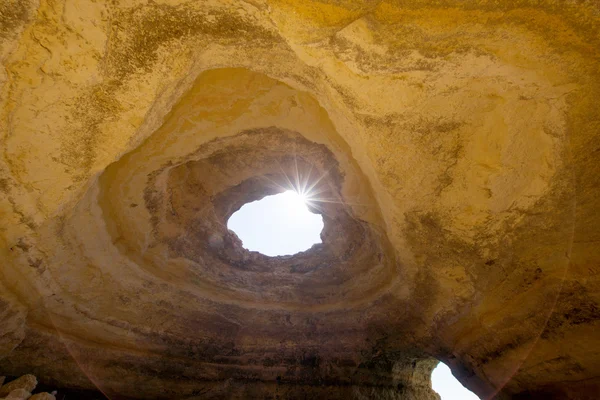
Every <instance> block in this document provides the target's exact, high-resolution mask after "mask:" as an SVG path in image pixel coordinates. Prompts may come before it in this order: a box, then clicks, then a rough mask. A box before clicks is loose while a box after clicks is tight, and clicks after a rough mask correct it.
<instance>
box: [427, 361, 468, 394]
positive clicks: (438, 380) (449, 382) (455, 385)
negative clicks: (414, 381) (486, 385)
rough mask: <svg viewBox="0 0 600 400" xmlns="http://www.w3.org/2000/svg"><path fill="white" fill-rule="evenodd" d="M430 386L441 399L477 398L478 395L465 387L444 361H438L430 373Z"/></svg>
mask: <svg viewBox="0 0 600 400" xmlns="http://www.w3.org/2000/svg"><path fill="white" fill-rule="evenodd" d="M431 387H433V390H435V391H436V392H438V394H439V395H440V397H441V398H442V400H479V397H477V395H475V393H473V392H471V391H470V390H469V389H467V388H465V387H464V386H463V385H462V384H461V383H460V382H459V381H458V380H457V379H456V378H455V377H454V376H453V375H452V372H451V371H450V368H448V366H447V365H446V364H444V363H439V364H438V365H437V367H435V368H434V370H433V372H432V373H431Z"/></svg>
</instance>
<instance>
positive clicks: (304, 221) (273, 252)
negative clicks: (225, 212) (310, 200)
mask: <svg viewBox="0 0 600 400" xmlns="http://www.w3.org/2000/svg"><path fill="white" fill-rule="evenodd" d="M306 200H307V199H306V198H305V197H304V196H302V195H301V194H299V193H297V192H296V191H293V190H288V191H286V192H283V193H280V194H276V195H273V196H267V197H264V198H263V199H261V200H258V201H254V202H252V203H248V204H244V205H243V206H242V207H241V208H240V209H239V210H238V211H237V212H235V213H234V214H233V215H232V216H231V218H229V221H227V228H229V229H230V230H232V231H233V232H235V233H236V234H237V236H238V237H239V238H240V239H241V240H242V243H243V246H244V248H245V249H247V250H250V251H258V252H260V253H262V254H264V255H267V256H271V257H274V256H283V255H291V254H296V253H298V252H301V251H305V250H308V249H310V248H311V247H312V245H313V244H316V243H321V231H322V230H323V217H322V216H321V215H320V214H313V213H312V212H310V211H309V210H308V207H307V205H306Z"/></svg>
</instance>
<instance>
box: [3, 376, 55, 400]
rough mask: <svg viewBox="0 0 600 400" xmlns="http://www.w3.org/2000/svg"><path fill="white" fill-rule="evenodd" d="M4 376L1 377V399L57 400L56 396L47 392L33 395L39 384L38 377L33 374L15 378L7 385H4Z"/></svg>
mask: <svg viewBox="0 0 600 400" xmlns="http://www.w3.org/2000/svg"><path fill="white" fill-rule="evenodd" d="M4 378H5V377H4V376H2V377H0V400H4V399H6V400H8V399H13V400H27V399H30V400H56V397H55V396H54V395H53V394H50V393H47V392H40V393H36V394H34V395H33V396H32V395H31V392H32V391H33V390H34V389H35V388H36V386H37V379H36V377H35V376H33V375H31V374H27V375H23V376H21V377H19V378H16V379H13V380H12V381H10V382H8V383H7V384H5V385H3V382H4ZM53 393H56V392H53Z"/></svg>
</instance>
